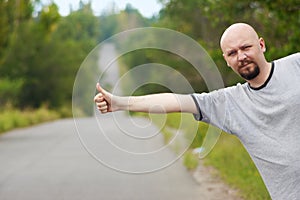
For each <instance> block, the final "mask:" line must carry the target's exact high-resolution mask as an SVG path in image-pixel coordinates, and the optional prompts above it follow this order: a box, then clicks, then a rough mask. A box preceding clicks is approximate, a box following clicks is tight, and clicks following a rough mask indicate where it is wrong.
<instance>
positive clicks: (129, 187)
mask: <svg viewBox="0 0 300 200" xmlns="http://www.w3.org/2000/svg"><path fill="white" fill-rule="evenodd" d="M93 121H94V120H93V119H92V118H86V119H82V120H81V121H77V122H79V123H80V124H81V125H82V126H84V125H85V126H86V127H87V129H86V131H87V132H99V130H91V129H89V128H88V127H90V126H91V124H93ZM112 121H113V120H109V119H108V120H106V121H105V123H106V124H107V127H110V125H109V123H110V122H112ZM112 123H113V122H112ZM108 129H109V130H110V131H113V130H111V129H110V128H108ZM101 145H102V144H101V141H99V146H101ZM0 163H1V165H0V199H1V200H19V199H20V200H35V199H36V200H48V199H49V200H53V199H56V200H60V199H70V200H76V199H78V200H79V199H80V200H83V199H84V200H93V199H95V200H96V199H97V200H99V199H101V200H102V199H103V200H117V199H120V200H127V199H128V200H135V199H136V200H141V199H142V200H152V199H153V200H154V199H155V200H157V199H164V200H165V199H172V200H181V199H185V200H189V199H190V200H196V199H209V198H207V197H206V196H205V193H203V191H202V190H201V187H199V185H198V184H197V183H196V182H195V181H194V179H193V178H192V177H191V174H190V173H188V171H187V170H186V169H185V168H184V167H183V166H182V164H181V161H180V160H178V161H177V162H175V163H174V164H172V165H171V166H169V167H167V168H165V169H162V170H159V171H156V172H153V173H148V174H140V175H134V174H127V173H121V172H118V171H115V170H112V169H110V168H108V167H106V166H104V165H102V164H101V163H99V162H98V161H97V160H95V159H94V158H92V157H91V156H90V154H89V153H88V152H87V151H86V150H85V148H83V146H82V144H81V142H80V140H79V137H78V134H77V132H76V128H75V124H74V121H73V119H66V120H60V121H55V122H50V123H45V124H41V125H38V126H34V127H31V128H25V129H19V130H14V131H11V132H8V133H6V134H4V135H1V137H0ZM131 164H133V163H131Z"/></svg>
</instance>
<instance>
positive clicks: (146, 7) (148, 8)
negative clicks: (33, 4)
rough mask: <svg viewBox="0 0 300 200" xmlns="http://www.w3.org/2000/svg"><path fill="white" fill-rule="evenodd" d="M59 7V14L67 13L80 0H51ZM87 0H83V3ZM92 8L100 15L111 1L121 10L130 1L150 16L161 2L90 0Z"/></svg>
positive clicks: (155, 12)
mask: <svg viewBox="0 0 300 200" xmlns="http://www.w3.org/2000/svg"><path fill="white" fill-rule="evenodd" d="M53 1H54V2H55V4H56V5H58V7H59V12H60V14H61V15H64V16H65V15H68V13H69V11H70V5H72V8H73V10H76V9H77V8H78V5H79V1H80V0H53ZM88 1H89V0H83V2H84V3H86V2H88ZM91 1H92V9H93V10H94V13H95V14H96V15H100V14H101V13H102V12H103V11H105V10H106V9H108V8H110V7H111V5H112V4H113V2H115V5H116V8H117V9H118V10H123V9H124V8H125V6H126V4H127V3H130V4H131V5H132V6H133V7H134V8H136V9H138V10H139V12H140V13H141V14H142V15H143V16H144V17H151V16H152V15H154V14H158V12H159V10H160V9H161V7H162V6H161V4H160V3H158V1H157V0H91ZM42 2H43V3H46V4H47V3H49V2H51V0H42Z"/></svg>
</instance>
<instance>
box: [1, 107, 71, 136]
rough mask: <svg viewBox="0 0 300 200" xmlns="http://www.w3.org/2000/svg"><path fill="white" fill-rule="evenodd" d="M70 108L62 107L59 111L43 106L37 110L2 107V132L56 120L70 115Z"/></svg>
mask: <svg viewBox="0 0 300 200" xmlns="http://www.w3.org/2000/svg"><path fill="white" fill-rule="evenodd" d="M67 110H68V109H66V108H62V109H61V110H59V111H53V110H49V109H47V108H46V107H41V108H39V109H36V110H32V109H27V110H23V111H21V110H17V109H14V108H2V109H0V133H4V132H6V131H9V130H12V129H15V128H21V127H26V126H31V125H34V124H38V123H42V122H46V121H51V120H55V119H58V118H62V117H68V116H70V113H69V111H67Z"/></svg>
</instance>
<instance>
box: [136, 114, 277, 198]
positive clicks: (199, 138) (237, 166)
mask: <svg viewBox="0 0 300 200" xmlns="http://www.w3.org/2000/svg"><path fill="white" fill-rule="evenodd" d="M138 115H139V116H148V117H149V116H150V118H151V120H152V121H153V122H154V123H155V124H158V126H159V127H161V126H162V128H161V130H162V134H163V135H164V136H165V141H166V142H168V141H169V140H170V138H171V137H173V135H172V133H170V128H171V129H178V128H179V126H180V129H181V130H182V131H183V132H184V134H185V135H186V136H187V137H192V136H193V137H194V139H193V142H192V143H191V145H190V150H188V151H187V152H186V153H185V154H184V156H183V164H184V165H185V166H186V167H187V169H191V170H192V169H195V168H196V167H197V165H198V163H199V162H198V161H199V160H198V158H196V157H195V155H193V154H192V153H191V151H192V149H193V148H196V147H200V146H201V144H202V142H203V138H204V137H205V133H206V131H207V129H208V125H207V124H205V123H202V122H196V121H195V120H194V119H193V117H192V115H190V114H188V115H182V114H180V113H175V114H168V115H167V116H165V115H163V116H160V115H148V114H138ZM162 124H163V125H162ZM180 124H181V125H180ZM183 124H184V125H183ZM195 124H197V125H196V126H197V128H196V129H195ZM195 130H196V131H197V134H196V135H193V133H194V132H195ZM203 162H204V164H205V165H209V166H212V167H214V168H215V169H217V171H218V172H219V173H218V175H219V176H220V177H221V178H222V179H223V180H224V181H225V182H226V183H228V184H229V185H230V186H231V187H233V188H236V189H238V190H239V192H240V195H241V196H242V197H243V198H245V199H247V200H260V199H264V200H266V199H271V198H270V196H269V194H268V192H267V189H266V187H265V185H264V183H263V181H262V179H261V176H260V174H259V173H258V171H257V169H256V167H255V165H254V163H253V162H252V160H251V158H250V156H249V154H248V153H247V152H246V150H245V149H244V147H243V146H242V144H241V143H240V142H239V140H238V139H237V138H236V137H235V136H233V135H230V134H227V133H224V132H222V134H221V136H220V138H219V140H218V142H217V144H216V145H215V147H214V148H213V150H212V151H211V152H210V153H209V154H208V156H206V157H205V158H204V159H203Z"/></svg>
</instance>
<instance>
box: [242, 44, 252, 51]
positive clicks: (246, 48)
mask: <svg viewBox="0 0 300 200" xmlns="http://www.w3.org/2000/svg"><path fill="white" fill-rule="evenodd" d="M251 47H252V45H245V46H243V47H242V48H241V49H242V50H248V49H250V48H251Z"/></svg>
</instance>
